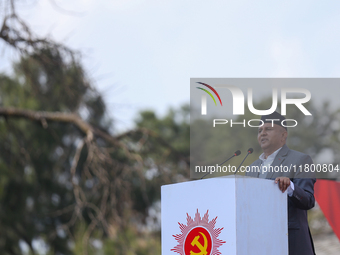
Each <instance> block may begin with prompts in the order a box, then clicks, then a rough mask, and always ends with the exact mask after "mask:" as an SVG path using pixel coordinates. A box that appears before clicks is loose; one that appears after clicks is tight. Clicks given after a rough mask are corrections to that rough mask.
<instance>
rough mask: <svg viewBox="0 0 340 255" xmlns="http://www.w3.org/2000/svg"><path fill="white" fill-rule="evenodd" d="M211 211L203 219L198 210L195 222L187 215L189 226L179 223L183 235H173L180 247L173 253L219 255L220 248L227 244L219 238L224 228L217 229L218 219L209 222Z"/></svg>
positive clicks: (175, 248)
mask: <svg viewBox="0 0 340 255" xmlns="http://www.w3.org/2000/svg"><path fill="white" fill-rule="evenodd" d="M208 212H209V210H207V212H206V213H205V214H204V216H203V218H201V215H200V213H199V212H198V209H197V211H196V214H195V219H194V220H193V219H192V218H191V217H190V216H189V214H188V213H187V225H184V224H182V223H179V222H178V224H179V228H180V229H181V234H178V235H173V237H175V239H176V241H177V242H178V245H177V246H175V247H174V248H173V249H171V251H174V252H177V253H179V254H181V255H219V254H221V252H220V251H219V250H218V248H219V247H220V246H221V245H222V244H224V243H225V241H222V240H220V239H218V238H217V237H218V236H219V235H220V234H221V232H222V229H223V228H216V229H215V224H216V219H217V217H216V218H214V219H213V220H211V221H209V214H208Z"/></svg>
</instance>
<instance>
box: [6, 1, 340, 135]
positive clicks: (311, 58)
mask: <svg viewBox="0 0 340 255" xmlns="http://www.w3.org/2000/svg"><path fill="white" fill-rule="evenodd" d="M21 2H22V3H21V4H19V5H18V9H19V10H20V14H21V15H22V17H23V18H24V19H25V20H26V21H28V22H29V23H30V24H31V28H32V29H33V30H34V31H36V32H38V33H39V34H41V35H50V36H51V37H52V38H53V39H55V40H57V41H59V42H63V43H66V44H67V45H68V46H69V47H71V48H72V49H76V50H79V51H81V52H83V54H84V59H83V60H84V64H85V67H86V69H87V70H88V71H89V72H90V74H91V77H92V78H93V79H94V80H95V84H96V86H97V88H98V90H99V91H101V92H102V93H104V98H105V100H106V102H107V105H108V107H109V112H110V114H111V116H112V117H113V118H114V119H115V121H116V127H117V128H118V130H120V131H123V130H125V129H127V128H131V127H132V126H133V119H134V118H136V116H137V113H138V112H139V111H140V110H143V109H153V110H155V111H156V112H157V113H158V114H159V115H163V114H165V113H166V111H167V109H168V108H169V107H174V108H176V107H179V106H180V105H182V104H183V103H188V102H189V100H190V91H189V85H190V77H212V78H215V77H339V76H340V75H339V74H340V62H339V60H340V50H339V45H340V33H339V31H340V2H339V1H327V2H321V1H252V0H248V1H240V0H239V1H225V0H224V1H213V0H212V1H198V0H195V1H186V0H162V1H156V0H149V1H147V0H110V1H109V0H83V1H80V0H56V3H57V4H58V5H59V6H60V7H63V8H64V9H66V10H73V11H78V12H82V13H83V15H82V16H70V15H65V14H64V13H62V12H58V11H57V9H56V8H54V7H53V5H52V4H51V2H50V1H47V0H25V1H24V0H22V1H21ZM9 49H10V48H9V47H6V48H5V51H4V50H3V45H0V70H2V71H3V70H8V66H9V63H10V62H11V61H12V60H13V59H14V58H15V57H16V54H15V53H14V52H12V51H11V50H9Z"/></svg>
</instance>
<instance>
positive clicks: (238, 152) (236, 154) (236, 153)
mask: <svg viewBox="0 0 340 255" xmlns="http://www.w3.org/2000/svg"><path fill="white" fill-rule="evenodd" d="M240 154H241V151H240V150H237V151H235V152H234V155H232V156H231V157H230V158H228V159H226V160H224V161H223V162H222V163H221V164H218V166H222V165H223V164H224V163H225V162H227V161H228V160H229V159H231V158H233V157H235V156H238V155H240ZM208 174H209V172H207V173H206V174H205V175H203V176H202V177H201V180H202V179H203V178H204V177H206V176H207V175H208Z"/></svg>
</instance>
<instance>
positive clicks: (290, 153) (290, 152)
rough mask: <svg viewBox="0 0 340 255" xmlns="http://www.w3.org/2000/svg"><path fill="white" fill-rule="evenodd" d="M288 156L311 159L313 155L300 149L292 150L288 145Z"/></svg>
mask: <svg viewBox="0 0 340 255" xmlns="http://www.w3.org/2000/svg"><path fill="white" fill-rule="evenodd" d="M287 149H288V150H287V157H288V158H296V159H305V160H311V157H310V156H309V155H308V154H305V153H303V152H300V151H296V150H292V149H289V148H288V147H287Z"/></svg>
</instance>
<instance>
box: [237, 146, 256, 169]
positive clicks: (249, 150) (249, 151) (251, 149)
mask: <svg viewBox="0 0 340 255" xmlns="http://www.w3.org/2000/svg"><path fill="white" fill-rule="evenodd" d="M253 151H254V150H253V148H249V149H248V153H247V155H246V156H245V157H244V159H243V160H242V162H241V164H240V165H239V166H238V168H237V169H236V171H235V173H234V175H235V174H236V173H237V171H238V170H239V169H240V167H241V165H242V164H243V162H244V161H245V160H246V158H247V157H248V155H249V154H252V153H253Z"/></svg>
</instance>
